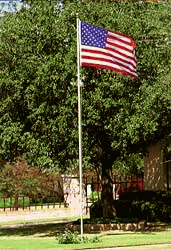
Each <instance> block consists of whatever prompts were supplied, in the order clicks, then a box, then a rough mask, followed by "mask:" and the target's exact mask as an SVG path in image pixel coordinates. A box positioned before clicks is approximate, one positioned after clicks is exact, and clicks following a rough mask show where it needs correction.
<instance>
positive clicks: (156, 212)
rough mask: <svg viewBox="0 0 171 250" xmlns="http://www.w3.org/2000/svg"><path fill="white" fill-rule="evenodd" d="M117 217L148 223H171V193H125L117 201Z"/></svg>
mask: <svg viewBox="0 0 171 250" xmlns="http://www.w3.org/2000/svg"><path fill="white" fill-rule="evenodd" d="M116 211H117V216H120V217H132V218H134V217H137V218H139V219H147V220H148V221H162V222H170V221H171V192H166V191H142V192H130V193H125V194H123V195H122V196H121V197H120V200H118V201H116Z"/></svg>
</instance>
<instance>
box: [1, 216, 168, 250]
mask: <svg viewBox="0 0 171 250" xmlns="http://www.w3.org/2000/svg"><path fill="white" fill-rule="evenodd" d="M59 219H60V220H61V218H59ZM66 219H67V218H66ZM68 219H69V218H68ZM37 222H38V221H37ZM39 222H42V221H41V220H39ZM48 222H50V220H48ZM13 223H14V222H13ZM17 223H18V222H17ZM3 224H6V223H3ZM1 225H2V223H1ZM64 225H65V221H63V222H62V223H61V222H57V221H56V223H54V219H53V223H49V224H46V223H44V224H43V225H42V224H41V225H35V224H32V225H28V224H24V227H19V226H18V227H16V228H13V227H10V228H7V229H3V228H0V249H1V250H7V249H17V250H21V249H22V250H28V249H29V250H37V249H41V250H44V249H49V250H55V249H58V250H60V249H61V250H62V249H75V250H76V249H88V248H89V249H90V248H92V249H93V248H94V249H97V248H102V249H103V248H105V247H115V246H116V247H117V246H131V245H140V244H155V243H169V242H170V243H171V231H161V232H122V231H110V232H103V233H97V234H84V235H85V236H87V237H89V238H90V237H94V236H98V237H99V239H100V242H98V243H84V244H67V245H65V244H58V242H57V240H56V231H57V230H61V229H62V228H63V227H64ZM150 249H157V248H150ZM162 249H169V248H168V247H167V248H162Z"/></svg>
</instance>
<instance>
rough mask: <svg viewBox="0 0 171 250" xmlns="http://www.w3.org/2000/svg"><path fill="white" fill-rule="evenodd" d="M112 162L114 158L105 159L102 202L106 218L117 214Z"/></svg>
mask: <svg viewBox="0 0 171 250" xmlns="http://www.w3.org/2000/svg"><path fill="white" fill-rule="evenodd" d="M112 164H113V161H112V160H109V159H103V162H102V203H103V217H104V218H112V217H115V216H116V209H115V202H114V199H113V181H112Z"/></svg>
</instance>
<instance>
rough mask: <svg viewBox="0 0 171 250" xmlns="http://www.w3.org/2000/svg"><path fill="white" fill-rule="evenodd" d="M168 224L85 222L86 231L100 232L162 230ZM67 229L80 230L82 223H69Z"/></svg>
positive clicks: (166, 227)
mask: <svg viewBox="0 0 171 250" xmlns="http://www.w3.org/2000/svg"><path fill="white" fill-rule="evenodd" d="M168 227H169V225H168V224H163V223H161V224H157V223H147V221H139V222H138V223H118V224H84V232H99V231H109V230H123V231H160V230H166V229H168ZM65 230H73V231H80V225H79V224H74V223H69V224H67V225H66V227H65Z"/></svg>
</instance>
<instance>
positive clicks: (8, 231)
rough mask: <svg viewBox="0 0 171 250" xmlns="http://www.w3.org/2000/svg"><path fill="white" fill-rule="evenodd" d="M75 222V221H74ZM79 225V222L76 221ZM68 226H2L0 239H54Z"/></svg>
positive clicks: (127, 232)
mask: <svg viewBox="0 0 171 250" xmlns="http://www.w3.org/2000/svg"><path fill="white" fill-rule="evenodd" d="M72 222H73V221H72ZM75 223H76V224H77V221H75ZM66 224H68V221H67V222H65V221H63V222H52V223H50V222H49V223H44V224H43V223H41V224H23V225H8V226H0V237H2V236H32V235H36V234H37V235H38V237H54V236H56V233H57V232H60V231H64V230H65V227H66ZM160 231H165V230H164V228H162V227H160V228H156V230H153V231H150V230H149V231H132V233H141V234H151V235H154V234H156V232H160ZM100 233H101V232H100V231H97V232H88V233H87V232H86V234H100ZM123 234H124V235H125V234H127V235H130V231H117V232H116V231H114V232H112V231H110V233H109V232H106V233H105V232H104V234H103V236H104V235H106V236H107V235H108V236H110V235H123Z"/></svg>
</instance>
